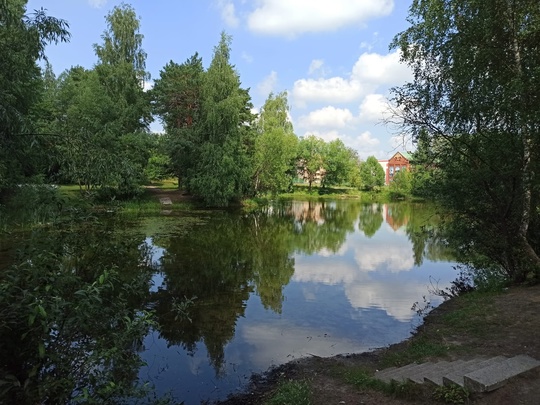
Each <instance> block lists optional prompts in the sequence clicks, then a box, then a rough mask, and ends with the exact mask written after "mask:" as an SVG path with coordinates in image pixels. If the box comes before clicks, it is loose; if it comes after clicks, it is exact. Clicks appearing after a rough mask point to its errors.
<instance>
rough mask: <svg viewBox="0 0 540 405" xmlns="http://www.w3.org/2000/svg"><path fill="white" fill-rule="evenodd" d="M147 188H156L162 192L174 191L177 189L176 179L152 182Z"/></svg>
mask: <svg viewBox="0 0 540 405" xmlns="http://www.w3.org/2000/svg"><path fill="white" fill-rule="evenodd" d="M147 186H151V187H156V188H159V189H162V190H176V189H177V188H178V179H164V180H154V181H152V182H150V183H149V184H147Z"/></svg>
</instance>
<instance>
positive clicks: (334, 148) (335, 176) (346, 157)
mask: <svg viewBox="0 0 540 405" xmlns="http://www.w3.org/2000/svg"><path fill="white" fill-rule="evenodd" d="M358 161H359V158H358V155H357V154H356V151H354V150H353V149H350V148H347V147H346V146H345V144H344V143H343V141H342V140H341V139H335V140H333V141H330V142H329V143H328V144H327V145H326V153H325V158H324V169H325V171H326V173H325V175H324V178H323V182H322V183H323V185H324V186H326V185H349V184H351V182H352V177H353V175H354V170H355V166H356V165H357V164H358Z"/></svg>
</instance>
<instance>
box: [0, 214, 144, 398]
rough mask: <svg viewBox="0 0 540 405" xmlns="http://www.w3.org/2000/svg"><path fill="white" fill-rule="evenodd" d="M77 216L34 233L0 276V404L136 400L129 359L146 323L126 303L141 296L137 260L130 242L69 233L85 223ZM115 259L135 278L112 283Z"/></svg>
mask: <svg viewBox="0 0 540 405" xmlns="http://www.w3.org/2000/svg"><path fill="white" fill-rule="evenodd" d="M83 215H84V214H83V213H82V212H78V213H77V218H76V222H75V218H73V220H69V221H67V222H65V223H61V222H60V223H57V228H56V229H55V231H49V230H48V229H46V228H42V229H41V230H35V231H34V232H33V234H32V239H31V240H29V241H28V244H27V248H26V249H24V251H22V252H21V253H20V256H19V257H18V260H16V262H15V264H13V265H12V266H11V267H9V268H7V269H3V271H2V275H1V277H0V308H1V310H0V314H1V321H0V358H1V359H2V360H1V361H0V363H1V367H0V380H1V381H2V385H1V391H0V398H1V400H2V401H5V402H6V403H20V404H34V403H37V402H51V403H70V402H77V401H85V402H88V403H111V404H114V403H123V402H124V401H125V399H126V398H133V397H134V396H139V395H143V394H144V387H143V386H139V385H138V384H137V372H138V369H139V367H140V366H141V364H142V362H141V359H140V358H139V356H138V354H137V350H138V347H139V345H140V342H141V339H142V338H143V336H145V335H146V334H147V333H148V330H149V327H150V326H152V325H153V321H152V317H151V315H150V313H149V312H147V311H146V310H144V309H142V310H141V309H140V308H135V307H133V306H132V303H133V302H134V301H136V300H137V299H140V298H141V295H143V294H144V291H145V290H146V291H147V289H148V282H149V274H150V273H149V269H148V268H143V265H141V263H147V262H148V260H147V259H146V258H145V254H146V253H145V252H144V251H143V250H140V249H139V243H138V241H129V242H128V240H127V239H126V238H124V239H122V240H111V239H110V238H103V234H102V233H99V234H95V233H93V232H92V231H91V228H90V227H87V228H86V231H87V232H84V233H79V234H76V233H74V232H73V228H74V227H75V226H76V224H81V223H85V224H87V225H88V224H90V223H91V222H92V217H84V218H83ZM83 219H84V222H81V221H82V220H83ZM87 225H86V226H87ZM89 231H90V232H89ZM104 240H107V244H108V247H104V246H103V241H104ZM111 242H112V243H111ZM133 242H135V243H133ZM98 246H100V248H99V249H98ZM94 249H96V250H95V251H94ZM97 252H99V254H97ZM115 257H116V258H117V259H115ZM120 258H121V259H120ZM119 260H121V262H122V265H123V266H125V265H127V264H128V263H130V264H131V265H132V266H134V268H138V269H139V271H140V272H139V274H138V275H135V276H126V275H125V274H124V275H122V274H121V273H120V271H119V269H120V267H119V264H120V261H119ZM90 263H91V265H90Z"/></svg>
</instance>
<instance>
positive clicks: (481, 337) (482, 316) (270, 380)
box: [214, 285, 540, 405]
mask: <svg viewBox="0 0 540 405" xmlns="http://www.w3.org/2000/svg"><path fill="white" fill-rule="evenodd" d="M539 313H540V285H537V286H531V287H525V286H516V287H512V288H509V289H507V290H505V291H504V292H498V293H491V292H487V293H484V292H472V293H466V294H463V295H461V296H459V297H455V298H452V299H450V300H447V301H445V302H443V303H442V304H441V305H439V306H438V307H437V308H435V309H433V310H432V311H431V312H429V313H428V314H427V315H426V316H425V317H424V322H423V323H422V324H421V325H420V326H419V327H418V328H417V329H416V330H415V331H414V332H413V334H412V335H411V337H409V338H408V339H406V340H405V341H403V342H400V343H396V344H393V345H390V346H388V347H383V348H378V349H374V350H373V351H369V352H363V353H358V354H341V355H337V356H333V357H328V358H322V357H317V356H313V357H308V358H302V359H298V360H293V361H291V362H289V363H285V364H283V365H280V366H277V367H274V368H271V369H269V370H267V371H266V372H264V373H263V374H255V375H253V376H252V377H251V380H250V384H249V386H248V387H247V388H246V389H245V391H244V392H243V393H240V394H236V395H233V396H230V397H229V398H228V399H227V400H224V401H218V402H215V403H214V404H215V405H233V404H238V405H255V404H264V403H266V402H267V401H269V400H270V399H271V398H272V395H273V394H274V393H275V392H276V390H277V389H278V388H279V386H280V385H281V384H282V383H284V382H290V381H296V382H307V383H308V385H309V386H310V390H311V398H312V400H311V402H310V403H312V404H314V405H319V404H321V405H322V404H326V403H340V401H344V402H341V403H346V404H350V403H363V404H382V405H387V404H388V405H390V404H400V403H403V402H404V401H405V400H406V402H407V403H413V404H431V403H439V402H437V401H436V400H434V398H433V388H432V387H427V386H424V385H425V384H424V385H422V386H416V387H408V389H409V388H410V390H411V392H409V393H405V396H406V398H396V397H395V395H388V394H385V393H384V392H381V391H380V390H377V389H374V388H370V387H366V386H362V384H361V383H360V382H358V381H355V378H357V377H355V376H358V375H362V376H368V377H369V376H373V374H374V373H375V371H377V370H380V369H384V368H387V367H391V366H403V365H406V364H409V363H414V362H419V363H421V362H425V361H441V360H447V361H448V360H458V359H471V358H472V357H480V356H496V355H506V356H513V355H518V354H527V355H529V356H531V357H533V358H536V359H540V340H538V338H537V334H538V331H540V316H538V314H539ZM368 377H366V378H368ZM357 379H358V378H357ZM364 383H365V381H364ZM411 385H413V384H411ZM538 398H540V370H538V369H537V370H536V371H533V372H529V373H528V374H526V375H525V376H523V377H519V378H517V379H516V380H515V381H511V382H510V383H508V384H507V385H506V386H504V387H502V388H500V389H498V390H496V391H493V392H490V393H487V394H476V395H474V396H472V395H471V396H470V397H469V398H467V403H470V404H482V405H503V404H504V405H506V404H510V403H520V404H536V403H537V400H538ZM442 403H444V402H442Z"/></svg>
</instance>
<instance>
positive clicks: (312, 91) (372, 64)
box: [291, 51, 411, 107]
mask: <svg viewBox="0 0 540 405" xmlns="http://www.w3.org/2000/svg"><path fill="white" fill-rule="evenodd" d="M399 59H400V54H399V51H395V52H392V53H389V54H387V55H380V54H377V53H369V52H365V53H363V54H361V55H360V57H359V58H358V60H357V61H356V63H355V64H354V66H353V67H352V71H351V73H349V74H348V75H347V76H345V77H341V76H334V77H331V78H328V79H324V78H319V79H299V80H297V81H295V83H294V86H293V90H292V92H291V94H292V98H293V100H294V102H295V104H296V105H298V106H299V107H305V106H306V104H307V103H310V102H327V103H348V102H352V101H355V100H359V99H361V98H362V97H365V96H366V95H368V94H370V93H374V92H375V91H376V90H377V89H378V88H379V87H381V86H392V85H399V84H402V83H404V82H405V81H408V80H410V78H411V72H410V70H409V68H408V67H407V66H405V65H403V64H401V63H400V62H399ZM312 66H313V62H312V63H311V65H310V69H311V67H312Z"/></svg>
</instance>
